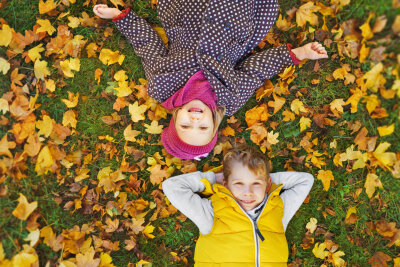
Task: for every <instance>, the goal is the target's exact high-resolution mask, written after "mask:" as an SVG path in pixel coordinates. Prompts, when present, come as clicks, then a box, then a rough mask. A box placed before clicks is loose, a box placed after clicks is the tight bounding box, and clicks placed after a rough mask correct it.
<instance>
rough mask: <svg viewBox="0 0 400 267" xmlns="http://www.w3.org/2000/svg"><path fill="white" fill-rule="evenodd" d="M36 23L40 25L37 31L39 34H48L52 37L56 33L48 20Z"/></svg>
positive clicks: (39, 20) (40, 20)
mask: <svg viewBox="0 0 400 267" xmlns="http://www.w3.org/2000/svg"><path fill="white" fill-rule="evenodd" d="M36 23H37V24H39V25H40V27H39V28H38V29H37V30H36V32H37V33H40V32H47V33H48V34H49V35H52V34H53V33H54V32H55V31H56V29H55V28H54V27H53V26H52V25H51V23H50V21H49V20H48V19H38V20H37V21H36Z"/></svg>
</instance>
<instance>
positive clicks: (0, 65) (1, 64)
mask: <svg viewBox="0 0 400 267" xmlns="http://www.w3.org/2000/svg"><path fill="white" fill-rule="evenodd" d="M10 67H11V65H10V63H8V61H7V60H5V59H4V58H2V57H0V72H2V73H3V74H7V72H8V70H9V69H10Z"/></svg>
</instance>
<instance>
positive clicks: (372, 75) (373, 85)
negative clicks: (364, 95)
mask: <svg viewBox="0 0 400 267" xmlns="http://www.w3.org/2000/svg"><path fill="white" fill-rule="evenodd" d="M382 70H383V64H382V63H381V62H379V63H378V64H376V65H375V66H374V67H373V68H372V69H371V70H369V71H368V72H367V73H365V74H364V76H363V79H365V80H366V81H365V87H366V88H367V89H371V90H372V91H373V92H377V91H378V87H379V85H380V81H381V78H380V76H381V75H380V73H381V72H382Z"/></svg>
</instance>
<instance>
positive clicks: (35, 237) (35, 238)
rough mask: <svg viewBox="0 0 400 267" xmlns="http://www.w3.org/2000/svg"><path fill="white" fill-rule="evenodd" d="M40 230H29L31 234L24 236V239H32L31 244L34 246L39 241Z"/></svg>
mask: <svg viewBox="0 0 400 267" xmlns="http://www.w3.org/2000/svg"><path fill="white" fill-rule="evenodd" d="M39 237H40V230H39V229H36V230H34V231H31V232H29V235H28V236H27V237H25V238H24V241H30V244H29V245H30V246H31V247H34V246H35V245H36V243H37V242H38V241H39Z"/></svg>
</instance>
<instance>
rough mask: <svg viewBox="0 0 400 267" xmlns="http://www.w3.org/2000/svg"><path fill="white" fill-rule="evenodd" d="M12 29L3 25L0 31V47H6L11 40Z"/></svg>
mask: <svg viewBox="0 0 400 267" xmlns="http://www.w3.org/2000/svg"><path fill="white" fill-rule="evenodd" d="M12 32H13V29H11V28H10V26H8V25H7V24H3V25H2V28H1V30H0V46H5V47H7V46H8V45H9V44H10V42H11V39H12Z"/></svg>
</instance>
